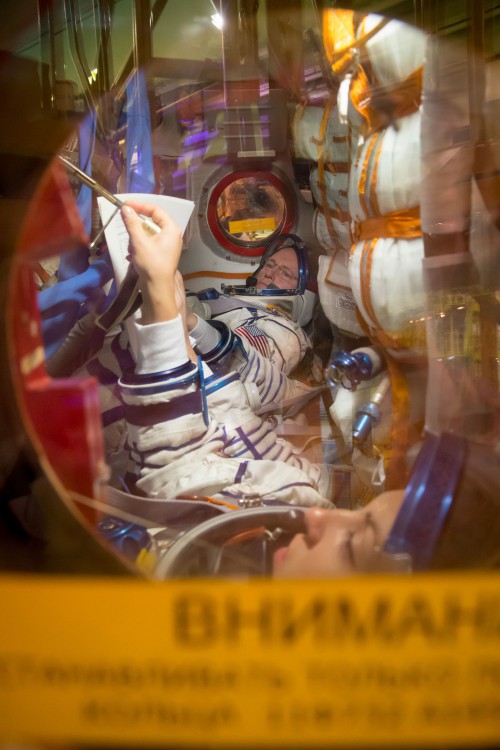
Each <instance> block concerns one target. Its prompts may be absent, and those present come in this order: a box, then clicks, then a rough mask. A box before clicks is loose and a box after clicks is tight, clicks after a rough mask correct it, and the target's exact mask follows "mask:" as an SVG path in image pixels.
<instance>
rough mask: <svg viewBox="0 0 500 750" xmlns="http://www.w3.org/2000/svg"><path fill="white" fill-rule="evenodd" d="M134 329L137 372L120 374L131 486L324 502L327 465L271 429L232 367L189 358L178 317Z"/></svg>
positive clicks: (168, 492) (236, 499) (151, 492)
mask: <svg viewBox="0 0 500 750" xmlns="http://www.w3.org/2000/svg"><path fill="white" fill-rule="evenodd" d="M137 332H138V343H139V348H138V362H137V367H136V372H135V373H134V374H128V375H124V376H123V377H122V378H121V380H120V386H121V391H122V397H123V400H124V403H125V417H126V420H127V425H128V442H129V448H130V458H131V462H132V467H131V468H132V472H133V473H134V474H135V476H134V480H133V484H134V488H135V490H136V492H142V493H144V494H146V495H147V496H148V497H153V498H155V497H176V496H179V495H186V494H188V495H198V496H199V495H203V496H206V495H209V496H216V497H219V498H222V499H225V500H226V501H230V502H233V503H234V504H235V505H236V506H238V504H240V505H241V504H242V505H243V506H244V505H245V504H246V503H252V502H255V501H258V502H260V501H261V500H263V501H266V502H269V501H276V500H278V501H282V502H291V503H299V504H301V505H317V504H320V505H324V506H325V505H326V506H328V505H329V504H330V503H329V498H330V495H331V487H330V485H331V481H330V479H331V471H330V469H329V467H326V466H320V465H317V464H311V463H310V462H308V461H306V460H305V459H303V458H300V457H299V456H298V455H296V454H295V453H294V451H293V448H292V446H291V445H290V443H288V442H286V441H285V440H282V439H280V438H278V437H277V436H276V433H275V431H274V429H273V426H272V424H271V423H270V422H269V421H267V420H262V419H261V418H260V417H259V416H258V415H256V414H255V412H254V411H253V409H252V408H251V406H250V402H251V398H252V395H251V394H250V397H249V396H248V387H246V385H245V384H244V383H243V382H242V380H241V379H240V377H239V375H238V374H237V373H236V372H229V373H226V374H222V375H217V374H214V373H212V371H211V370H210V368H209V367H208V366H207V365H206V364H205V363H201V361H199V363H198V365H196V364H195V363H193V362H191V361H190V360H189V358H188V355H187V352H186V343H185V337H184V330H183V325H182V321H181V318H180V317H179V318H177V319H176V320H172V321H167V322H165V323H159V324H155V325H150V326H140V325H137ZM128 479H129V482H130V479H131V476H130V474H129V475H128Z"/></svg>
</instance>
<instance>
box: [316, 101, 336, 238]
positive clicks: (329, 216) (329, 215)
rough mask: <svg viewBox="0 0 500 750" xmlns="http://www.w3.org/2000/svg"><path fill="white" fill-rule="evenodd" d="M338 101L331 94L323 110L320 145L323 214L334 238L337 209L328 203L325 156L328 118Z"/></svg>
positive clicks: (319, 170) (319, 162) (319, 167)
mask: <svg viewBox="0 0 500 750" xmlns="http://www.w3.org/2000/svg"><path fill="white" fill-rule="evenodd" d="M336 103H337V97H336V96H331V97H330V99H329V100H328V102H327V104H326V106H325V109H324V110H323V117H322V119H321V130H320V136H321V137H320V143H321V145H320V146H319V147H318V187H319V190H320V193H321V203H322V208H323V214H324V217H325V220H326V226H327V228H328V232H329V234H330V237H332V238H333V239H335V237H336V236H337V233H336V231H335V228H334V226H333V222H332V214H335V211H332V210H331V209H330V207H329V205H328V196H327V190H326V183H325V160H324V158H323V157H324V145H325V134H326V128H327V125H328V120H329V119H330V115H331V113H332V112H333V109H334V106H335V104H336ZM337 218H338V217H337Z"/></svg>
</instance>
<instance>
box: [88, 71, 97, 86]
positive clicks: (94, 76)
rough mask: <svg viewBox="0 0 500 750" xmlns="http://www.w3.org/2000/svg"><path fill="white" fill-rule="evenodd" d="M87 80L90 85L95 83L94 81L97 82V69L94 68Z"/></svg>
mask: <svg viewBox="0 0 500 750" xmlns="http://www.w3.org/2000/svg"><path fill="white" fill-rule="evenodd" d="M87 80H88V82H89V83H93V82H94V81H96V80H97V68H93V69H92V70H91V71H90V75H89V76H87Z"/></svg>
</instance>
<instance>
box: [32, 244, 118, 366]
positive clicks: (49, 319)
mask: <svg viewBox="0 0 500 750" xmlns="http://www.w3.org/2000/svg"><path fill="white" fill-rule="evenodd" d="M112 278H113V268H112V266H111V263H110V262H109V259H108V258H107V257H106V256H104V257H102V258H99V259H98V260H97V261H96V262H95V263H93V264H92V265H91V266H89V267H88V268H87V269H86V270H85V271H84V272H83V273H80V274H78V276H72V277H70V278H68V279H66V280H65V281H60V282H59V283H58V284H55V285H54V286H51V287H49V288H48V289H44V290H43V291H41V292H40V293H39V295H38V306H39V309H40V315H41V318H42V337H43V341H44V345H45V353H46V357H47V358H48V357H50V356H52V354H54V352H55V351H57V349H58V348H59V346H60V345H61V344H62V342H63V341H64V339H65V338H66V336H67V335H68V333H69V332H70V330H71V329H72V327H73V326H74V324H75V323H76V321H77V320H78V319H79V317H80V316H81V314H82V313H83V312H86V311H87V305H88V303H92V302H93V303H99V302H100V301H102V298H103V296H104V291H103V289H102V287H103V285H104V284H106V282H108V281H109V280H110V279H112Z"/></svg>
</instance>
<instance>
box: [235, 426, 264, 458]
mask: <svg viewBox="0 0 500 750" xmlns="http://www.w3.org/2000/svg"><path fill="white" fill-rule="evenodd" d="M236 433H237V434H238V435H239V436H240V440H241V442H242V443H243V444H244V445H246V447H247V450H248V452H249V453H250V455H252V456H253V457H254V458H260V456H261V454H260V452H259V451H258V450H256V448H255V446H254V444H253V442H251V441H250V440H249V439H248V436H247V435H246V434H245V433H244V432H243V430H242V428H241V427H237V428H236ZM235 458H236V456H235Z"/></svg>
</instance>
